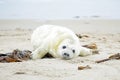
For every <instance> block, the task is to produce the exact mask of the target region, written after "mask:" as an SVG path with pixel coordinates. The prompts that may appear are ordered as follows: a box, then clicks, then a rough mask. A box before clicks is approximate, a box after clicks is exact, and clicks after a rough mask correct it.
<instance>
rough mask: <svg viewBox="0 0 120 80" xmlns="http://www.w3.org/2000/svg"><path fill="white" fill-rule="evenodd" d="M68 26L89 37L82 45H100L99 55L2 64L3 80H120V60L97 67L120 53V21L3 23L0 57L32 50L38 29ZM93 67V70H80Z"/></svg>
mask: <svg viewBox="0 0 120 80" xmlns="http://www.w3.org/2000/svg"><path fill="white" fill-rule="evenodd" d="M42 24H56V25H63V26H68V27H69V28H71V29H73V31H75V32H76V33H80V34H82V35H88V36H89V37H88V38H82V39H80V41H81V44H82V45H84V44H89V43H96V44H97V47H98V50H99V53H100V54H95V55H90V56H87V57H77V58H75V59H72V60H61V59H48V58H46V59H38V60H30V61H24V62H14V63H0V80H33V79H34V80H120V60H110V61H106V62H103V63H99V64H97V63H95V61H96V60H100V59H104V58H107V57H108V56H109V55H111V54H115V53H120V20H54V21H42V22H41V21H38V20H0V53H6V52H11V51H12V50H13V49H16V48H18V49H20V50H24V49H28V50H32V45H31V44H30V35H31V33H32V30H33V29H34V28H36V27H37V26H38V25H42ZM86 65H89V66H90V67H91V69H85V70H78V66H86Z"/></svg>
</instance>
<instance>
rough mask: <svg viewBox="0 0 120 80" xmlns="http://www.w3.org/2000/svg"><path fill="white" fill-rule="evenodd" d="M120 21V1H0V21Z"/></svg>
mask: <svg viewBox="0 0 120 80" xmlns="http://www.w3.org/2000/svg"><path fill="white" fill-rule="evenodd" d="M75 16H80V18H89V17H91V16H100V17H102V18H112V19H120V0H0V19H72V18H74V17H75Z"/></svg>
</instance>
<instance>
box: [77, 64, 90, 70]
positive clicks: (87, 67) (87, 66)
mask: <svg viewBox="0 0 120 80" xmlns="http://www.w3.org/2000/svg"><path fill="white" fill-rule="evenodd" d="M84 69H91V67H90V66H89V65H86V66H78V70H84Z"/></svg>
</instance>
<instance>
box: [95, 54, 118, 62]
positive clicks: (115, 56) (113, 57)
mask: <svg viewBox="0 0 120 80" xmlns="http://www.w3.org/2000/svg"><path fill="white" fill-rule="evenodd" d="M112 59H117V60H118V59H120V53H117V54H114V55H111V56H109V57H108V58H106V59H102V60H98V61H96V63H101V62H105V61H108V60H112Z"/></svg>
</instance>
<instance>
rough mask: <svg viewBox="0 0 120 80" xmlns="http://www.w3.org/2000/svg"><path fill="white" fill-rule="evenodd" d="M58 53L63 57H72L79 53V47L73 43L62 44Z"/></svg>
mask: <svg viewBox="0 0 120 80" xmlns="http://www.w3.org/2000/svg"><path fill="white" fill-rule="evenodd" d="M57 54H58V55H59V56H60V57H61V58H62V59H72V58H74V57H76V56H78V55H79V48H78V47H77V46H76V45H73V44H63V43H62V44H60V45H59V47H58V50H57Z"/></svg>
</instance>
